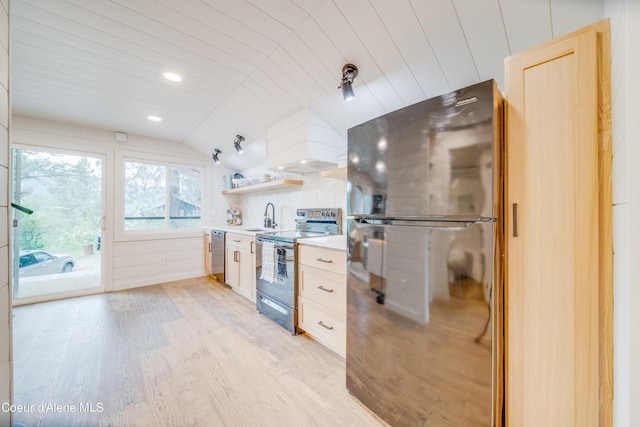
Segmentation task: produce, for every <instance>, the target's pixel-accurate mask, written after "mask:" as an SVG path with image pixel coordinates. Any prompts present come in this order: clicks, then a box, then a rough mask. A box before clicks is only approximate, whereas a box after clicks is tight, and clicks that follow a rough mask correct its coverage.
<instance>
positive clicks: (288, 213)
mask: <svg viewBox="0 0 640 427" xmlns="http://www.w3.org/2000/svg"><path fill="white" fill-rule="evenodd" d="M301 179H302V180H303V181H304V184H303V185H302V186H292V187H286V188H280V189H276V190H268V191H262V192H255V193H245V194H242V195H240V196H239V197H238V202H237V204H236V206H237V207H238V208H239V209H240V210H241V212H242V221H243V222H242V225H243V226H248V227H262V225H263V219H264V210H265V207H266V205H267V203H269V202H271V203H273V204H274V206H275V211H276V215H275V216H276V218H275V220H276V223H277V224H278V227H277V228H279V229H283V230H286V229H292V228H295V216H296V209H297V208H341V209H342V220H343V224H342V227H343V230H344V229H345V223H346V219H345V215H346V206H347V183H346V181H344V180H339V179H330V178H323V177H322V176H320V172H314V173H307V174H304V175H302V178H301ZM269 212H271V208H269Z"/></svg>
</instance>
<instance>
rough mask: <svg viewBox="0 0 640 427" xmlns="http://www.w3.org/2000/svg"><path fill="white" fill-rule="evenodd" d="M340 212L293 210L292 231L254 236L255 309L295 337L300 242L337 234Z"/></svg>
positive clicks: (339, 227)
mask: <svg viewBox="0 0 640 427" xmlns="http://www.w3.org/2000/svg"><path fill="white" fill-rule="evenodd" d="M341 214H342V212H341V210H340V208H334V209H326V208H318V209H297V210H296V228H295V230H288V231H271V232H265V233H259V234H257V235H256V309H257V310H258V312H259V313H261V314H264V315H265V316H267V317H268V318H270V319H271V320H273V321H274V322H276V323H278V324H279V325H280V326H282V327H283V328H285V329H287V330H288V331H289V332H291V333H292V334H294V335H296V334H297V333H298V271H297V264H298V259H297V258H298V250H297V241H298V239H301V238H307V237H319V236H327V235H331V234H341V231H342V227H341V224H342V218H341Z"/></svg>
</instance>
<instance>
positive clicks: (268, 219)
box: [264, 202, 278, 228]
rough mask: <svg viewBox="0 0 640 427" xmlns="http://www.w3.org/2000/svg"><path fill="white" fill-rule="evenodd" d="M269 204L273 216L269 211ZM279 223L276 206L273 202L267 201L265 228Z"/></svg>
mask: <svg viewBox="0 0 640 427" xmlns="http://www.w3.org/2000/svg"><path fill="white" fill-rule="evenodd" d="M269 205H271V217H269V214H268V213H267V212H268V211H269ZM277 226H278V224H276V207H275V206H273V203H271V202H269V203H267V206H265V208H264V228H276V227H277Z"/></svg>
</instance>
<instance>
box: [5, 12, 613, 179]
mask: <svg viewBox="0 0 640 427" xmlns="http://www.w3.org/2000/svg"><path fill="white" fill-rule="evenodd" d="M10 12H11V19H12V21H11V26H12V28H11V36H12V44H11V49H12V51H11V84H12V88H11V96H12V109H13V112H14V113H18V114H22V115H28V116H32V117H40V118H46V119H52V120H57V121H64V122H73V123H81V124H83V125H86V126H92V127H97V128H101V129H108V130H113V131H122V132H127V133H130V134H137V135H144V136H149V137H155V138H161V139H166V140H170V141H175V143H176V144H185V145H187V146H190V147H192V148H194V149H195V150H197V151H199V152H202V153H203V155H206V156H211V153H212V152H213V150H214V149H215V148H218V149H221V150H222V152H223V154H222V155H221V157H222V163H223V164H224V165H225V166H227V167H229V168H230V169H234V170H245V169H248V168H252V167H257V166H260V165H262V164H264V162H265V137H266V128H267V127H268V126H270V125H272V124H274V123H276V122H278V121H280V120H282V119H284V118H286V117H288V116H290V115H292V114H293V113H295V112H297V111H299V110H301V109H302V108H305V107H308V108H310V109H312V110H313V111H315V112H316V113H317V114H319V115H320V116H321V117H322V118H324V119H325V120H326V121H327V122H328V123H329V124H330V125H331V126H333V127H334V129H335V130H337V131H338V132H341V133H343V134H345V135H346V129H348V128H349V127H351V126H353V125H356V124H359V123H362V122H364V121H366V120H369V119H371V118H374V117H377V116H379V115H381V114H384V113H386V112H389V111H393V110H396V109H398V108H401V107H404V106H406V105H410V104H413V103H415V102H418V101H421V100H423V99H426V98H430V97H432V96H436V95H440V94H442V93H446V92H448V91H451V90H454V89H457V88H460V87H464V86H467V85H470V84H474V83H477V82H480V81H483V80H487V79H496V80H497V82H498V85H499V86H500V87H501V88H502V87H503V60H504V58H505V57H507V56H509V55H510V54H512V53H516V52H519V51H521V50H524V49H526V48H528V47H531V46H534V45H536V44H539V43H541V42H544V41H547V40H550V39H552V38H554V37H557V36H559V35H562V34H565V33H567V32H569V31H571V30H574V29H577V28H580V27H582V26H584V25H587V24H590V23H592V22H595V21H597V20H599V19H601V18H602V16H603V1H602V0H181V1H176V0H11V1H10ZM345 63H353V64H356V65H357V66H358V68H359V74H358V77H357V78H356V80H355V82H354V91H355V94H356V97H355V98H354V99H353V100H352V101H350V102H345V101H343V99H342V95H341V93H340V91H339V90H338V89H337V86H338V83H339V79H340V77H341V70H342V66H343V65H344V64H345ZM166 71H173V72H176V73H179V74H180V75H182V77H183V80H182V82H180V83H175V82H170V81H168V80H166V79H164V78H163V77H162V74H163V73H164V72H166ZM149 115H156V116H159V117H161V118H162V119H163V120H162V122H151V121H149V120H148V119H147V116H149ZM236 134H241V135H243V136H244V137H245V138H246V141H245V142H244V143H243V145H244V147H245V152H244V153H243V154H242V155H239V154H237V153H235V151H234V149H233V140H234V137H235V135H236Z"/></svg>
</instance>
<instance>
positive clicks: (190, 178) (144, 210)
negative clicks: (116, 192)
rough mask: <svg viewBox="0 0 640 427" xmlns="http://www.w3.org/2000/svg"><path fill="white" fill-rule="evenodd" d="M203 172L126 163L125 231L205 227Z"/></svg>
mask: <svg viewBox="0 0 640 427" xmlns="http://www.w3.org/2000/svg"><path fill="white" fill-rule="evenodd" d="M202 175H203V173H202V169H201V168H198V167H188V166H175V165H169V164H158V163H148V162H141V161H137V160H125V191H124V193H125V194H124V197H125V203H124V229H125V230H126V231H129V230H162V229H178V228H180V229H184V228H196V227H200V226H201V220H200V214H201V212H200V211H201V205H202Z"/></svg>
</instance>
